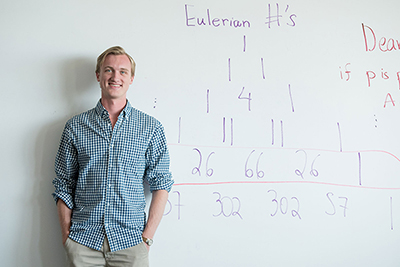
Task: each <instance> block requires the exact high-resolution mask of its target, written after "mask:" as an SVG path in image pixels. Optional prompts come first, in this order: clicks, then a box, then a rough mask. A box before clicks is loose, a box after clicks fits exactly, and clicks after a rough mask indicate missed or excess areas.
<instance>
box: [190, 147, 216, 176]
mask: <svg viewBox="0 0 400 267" xmlns="http://www.w3.org/2000/svg"><path fill="white" fill-rule="evenodd" d="M193 150H194V151H196V152H197V153H198V154H199V164H198V166H197V167H194V168H193V169H192V174H193V175H195V174H198V175H199V176H201V171H200V168H201V165H202V161H203V156H202V154H201V151H200V150H199V149H197V148H193ZM214 154H215V152H211V153H210V154H209V155H208V157H207V160H206V176H208V177H211V176H212V175H213V174H214V170H213V169H212V168H209V167H208V162H209V160H210V157H211V156H212V155H214Z"/></svg>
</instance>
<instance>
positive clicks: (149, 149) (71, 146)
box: [53, 46, 173, 267]
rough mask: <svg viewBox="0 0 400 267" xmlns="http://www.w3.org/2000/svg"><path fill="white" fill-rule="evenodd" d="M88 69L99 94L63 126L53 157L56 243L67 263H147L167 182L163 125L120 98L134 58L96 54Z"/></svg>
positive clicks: (115, 51) (118, 51)
mask: <svg viewBox="0 0 400 267" xmlns="http://www.w3.org/2000/svg"><path fill="white" fill-rule="evenodd" d="M95 72H96V77H97V81H98V82H99V84H100V88H101V99H100V101H99V102H98V103H97V106H96V107H95V108H94V109H91V110H89V111H87V112H84V113H82V114H80V115H77V116H75V117H73V118H72V119H70V120H69V121H68V122H67V123H66V125H65V128H64V132H63V134H62V137H61V142H60V147H59V150H58V153H57V156H56V162H55V171H56V178H55V179H54V181H53V184H54V186H55V192H54V193H53V197H54V199H55V201H56V203H57V209H58V215H59V220H60V225H61V232H62V241H63V244H64V247H65V249H66V252H67V255H68V258H69V260H70V262H71V266H79V267H81V266H82V267H83V266H118V267H123V266H135V267H136V266H148V249H149V246H150V245H151V244H152V242H153V241H152V239H153V236H154V234H155V231H156V229H157V227H158V225H159V223H160V220H161V218H162V216H163V212H164V208H165V204H166V202H167V199H168V192H169V191H170V190H171V187H172V184H173V180H172V177H171V174H170V172H169V154H168V149H167V144H166V139H165V134H164V129H163V127H162V125H161V124H160V122H159V121H157V120H156V119H154V118H153V117H151V116H149V115H147V114H145V113H143V112H141V111H139V110H136V109H134V108H133V107H132V106H131V105H130V103H129V101H128V100H127V99H126V93H127V90H128V88H129V86H130V85H131V84H132V82H133V78H134V74H135V62H134V60H133V59H132V57H131V56H129V55H128V54H127V53H126V52H125V51H124V49H123V48H121V47H118V46H116V47H111V48H109V49H107V50H106V51H104V52H103V53H102V54H101V55H100V56H99V57H98V58H97V66H96V71H95ZM143 181H146V182H147V183H148V184H149V187H150V191H151V192H152V200H151V204H150V209H149V215H148V220H147V222H146V214H145V211H144V208H145V204H146V203H145V197H144V188H143Z"/></svg>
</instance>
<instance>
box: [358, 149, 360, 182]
mask: <svg viewBox="0 0 400 267" xmlns="http://www.w3.org/2000/svg"><path fill="white" fill-rule="evenodd" d="M358 183H359V185H361V153H360V152H358Z"/></svg>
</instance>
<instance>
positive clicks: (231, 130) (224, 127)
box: [222, 117, 233, 146]
mask: <svg viewBox="0 0 400 267" xmlns="http://www.w3.org/2000/svg"><path fill="white" fill-rule="evenodd" d="M230 121H231V128H230V137H231V142H230V144H231V146H233V118H231V120H230ZM228 134H229V132H228ZM226 137H227V131H226V118H225V117H223V118H222V142H223V143H225V141H226V139H227V138H226Z"/></svg>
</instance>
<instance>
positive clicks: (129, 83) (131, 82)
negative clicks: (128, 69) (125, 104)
mask: <svg viewBox="0 0 400 267" xmlns="http://www.w3.org/2000/svg"><path fill="white" fill-rule="evenodd" d="M134 77H135V75H132V76H131V82H130V83H129V84H132V83H133V78H134Z"/></svg>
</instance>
